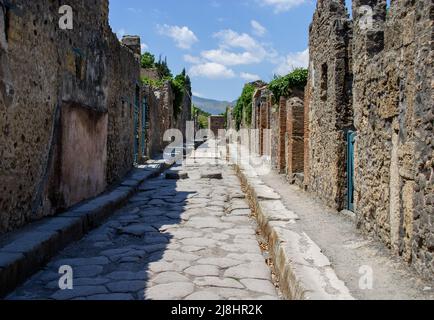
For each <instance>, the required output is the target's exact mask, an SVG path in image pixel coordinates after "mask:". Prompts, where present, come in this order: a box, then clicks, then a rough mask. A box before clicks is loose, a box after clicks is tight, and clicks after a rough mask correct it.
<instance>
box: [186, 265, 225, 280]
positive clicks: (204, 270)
mask: <svg viewBox="0 0 434 320" xmlns="http://www.w3.org/2000/svg"><path fill="white" fill-rule="evenodd" d="M184 272H185V273H187V274H189V275H192V276H196V277H203V276H218V275H219V268H218V267H217V266H213V265H206V264H204V265H197V266H192V267H190V268H188V269H186V270H185V271H184Z"/></svg>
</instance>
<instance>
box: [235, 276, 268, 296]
mask: <svg viewBox="0 0 434 320" xmlns="http://www.w3.org/2000/svg"><path fill="white" fill-rule="evenodd" d="M241 283H242V284H243V285H245V286H246V288H247V289H249V290H251V291H255V292H261V293H265V294H267V295H271V296H273V295H276V288H275V287H274V286H273V284H272V283H271V282H270V281H268V280H260V279H243V280H241Z"/></svg>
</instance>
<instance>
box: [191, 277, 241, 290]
mask: <svg viewBox="0 0 434 320" xmlns="http://www.w3.org/2000/svg"><path fill="white" fill-rule="evenodd" d="M194 284H195V285H197V286H200V287H222V288H235V289H243V288H244V286H243V285H242V284H241V283H240V282H238V281H237V280H235V279H232V278H224V279H221V278H219V277H201V278H196V279H195V280H194Z"/></svg>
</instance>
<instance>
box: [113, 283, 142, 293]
mask: <svg viewBox="0 0 434 320" xmlns="http://www.w3.org/2000/svg"><path fill="white" fill-rule="evenodd" d="M145 286H146V283H145V281H143V280H130V281H119V282H112V283H109V284H107V288H108V289H109V290H110V291H111V292H117V293H119V292H120V293H133V292H136V291H138V290H141V289H144V288H145Z"/></svg>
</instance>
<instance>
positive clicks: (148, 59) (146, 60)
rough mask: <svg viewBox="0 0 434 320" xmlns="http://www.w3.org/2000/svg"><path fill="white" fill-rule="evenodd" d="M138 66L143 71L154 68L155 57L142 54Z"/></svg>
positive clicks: (149, 54) (147, 53)
mask: <svg viewBox="0 0 434 320" xmlns="http://www.w3.org/2000/svg"><path fill="white" fill-rule="evenodd" d="M140 64H141V66H142V68H144V69H151V68H155V56H154V55H153V54H152V53H150V52H145V53H144V54H142V58H141V59H140Z"/></svg>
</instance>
